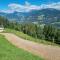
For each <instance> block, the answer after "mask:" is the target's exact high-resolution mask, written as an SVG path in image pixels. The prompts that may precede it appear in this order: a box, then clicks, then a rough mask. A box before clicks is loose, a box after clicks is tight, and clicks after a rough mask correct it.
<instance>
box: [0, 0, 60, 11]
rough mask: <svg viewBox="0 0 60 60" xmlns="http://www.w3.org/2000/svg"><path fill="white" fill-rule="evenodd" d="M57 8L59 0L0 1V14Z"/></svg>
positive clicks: (59, 4) (59, 3)
mask: <svg viewBox="0 0 60 60" xmlns="http://www.w3.org/2000/svg"><path fill="white" fill-rule="evenodd" d="M44 4H45V5H44ZM41 6H42V7H41ZM59 6H60V0H0V12H11V11H12V12H14V11H15V10H16V11H18V12H24V10H25V11H26V12H28V11H30V10H32V9H37V10H38V9H41V8H48V7H49V8H56V9H58V8H59ZM29 7H30V8H29Z"/></svg>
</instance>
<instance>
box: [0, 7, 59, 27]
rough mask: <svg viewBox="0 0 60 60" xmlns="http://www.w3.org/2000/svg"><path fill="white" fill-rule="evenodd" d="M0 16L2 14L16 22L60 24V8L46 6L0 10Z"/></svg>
mask: <svg viewBox="0 0 60 60" xmlns="http://www.w3.org/2000/svg"><path fill="white" fill-rule="evenodd" d="M0 16H4V17H6V18H7V19H9V20H10V21H17V22H24V23H25V22H32V23H35V24H37V23H39V24H54V25H58V26H60V10H56V9H52V8H47V9H41V10H32V11H30V12H14V13H3V12H0Z"/></svg>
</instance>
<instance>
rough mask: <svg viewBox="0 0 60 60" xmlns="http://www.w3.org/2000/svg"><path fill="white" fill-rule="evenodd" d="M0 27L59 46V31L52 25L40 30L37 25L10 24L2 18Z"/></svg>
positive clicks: (10, 22) (0, 18)
mask: <svg viewBox="0 0 60 60" xmlns="http://www.w3.org/2000/svg"><path fill="white" fill-rule="evenodd" d="M0 25H3V26H4V27H5V28H10V29H14V30H17V31H21V32H23V33H24V34H28V35H30V36H32V37H34V38H37V39H41V40H43V39H44V40H46V41H50V42H53V43H56V44H60V29H58V28H56V27H54V26H52V25H45V26H44V28H42V27H41V26H40V25H39V24H33V23H26V24H25V23H18V22H16V21H14V22H12V21H9V20H8V19H6V18H3V17H0Z"/></svg>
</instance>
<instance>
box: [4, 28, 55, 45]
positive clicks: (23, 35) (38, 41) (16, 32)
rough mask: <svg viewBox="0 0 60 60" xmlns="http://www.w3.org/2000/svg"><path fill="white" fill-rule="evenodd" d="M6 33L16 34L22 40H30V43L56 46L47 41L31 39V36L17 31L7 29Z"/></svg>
mask: <svg viewBox="0 0 60 60" xmlns="http://www.w3.org/2000/svg"><path fill="white" fill-rule="evenodd" d="M4 32H9V33H14V34H15V35H17V36H19V37H21V38H24V39H26V40H30V41H34V42H37V43H43V44H47V45H55V44H53V43H51V42H48V41H46V40H41V39H37V38H33V37H31V36H29V35H27V34H24V33H22V32H19V31H16V30H12V29H8V28H6V29H5V31H4Z"/></svg>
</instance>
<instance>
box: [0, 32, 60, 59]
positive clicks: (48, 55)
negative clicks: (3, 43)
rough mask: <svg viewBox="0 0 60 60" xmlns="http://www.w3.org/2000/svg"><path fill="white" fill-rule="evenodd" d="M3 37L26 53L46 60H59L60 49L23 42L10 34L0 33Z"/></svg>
mask: <svg viewBox="0 0 60 60" xmlns="http://www.w3.org/2000/svg"><path fill="white" fill-rule="evenodd" d="M0 34H3V35H5V37H6V39H7V40H8V41H9V42H10V43H12V44H13V45H15V46H17V47H18V48H22V49H24V50H26V51H28V52H31V53H33V54H36V55H38V56H42V57H44V58H45V59H46V60H60V47H57V46H50V45H48V46H47V45H44V44H38V43H35V42H32V41H28V40H24V39H22V38H19V37H18V36H16V35H14V34H12V33H0Z"/></svg>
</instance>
